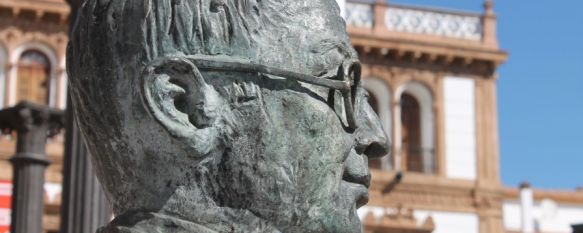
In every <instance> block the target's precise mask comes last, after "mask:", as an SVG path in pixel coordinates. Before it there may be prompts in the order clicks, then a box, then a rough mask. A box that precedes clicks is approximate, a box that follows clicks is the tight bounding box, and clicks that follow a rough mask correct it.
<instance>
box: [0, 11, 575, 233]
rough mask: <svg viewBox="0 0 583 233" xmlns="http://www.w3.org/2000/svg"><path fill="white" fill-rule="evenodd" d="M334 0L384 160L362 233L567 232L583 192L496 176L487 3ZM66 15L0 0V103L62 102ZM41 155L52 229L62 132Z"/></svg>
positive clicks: (0, 188)
mask: <svg viewBox="0 0 583 233" xmlns="http://www.w3.org/2000/svg"><path fill="white" fill-rule="evenodd" d="M338 2H339V5H340V6H341V9H342V13H343V16H344V17H345V19H346V21H347V25H348V32H349V34H350V36H351V39H352V43H353V45H354V46H355V48H356V49H357V51H358V52H359V54H360V59H361V61H362V62H363V77H364V78H365V80H364V85H365V87H366V89H368V90H369V92H370V103H371V105H372V106H373V107H374V108H375V110H376V111H377V113H378V114H379V116H380V118H381V120H382V123H383V125H384V127H385V130H386V132H387V134H388V135H390V136H391V138H392V139H393V148H392V149H393V154H392V156H390V157H385V158H383V159H381V160H379V161H371V164H370V166H371V168H372V174H373V182H372V188H371V195H370V202H369V205H368V206H366V207H363V208H362V209H361V210H360V211H359V215H360V216H361V218H362V219H363V221H364V223H365V228H366V232H371V233H372V232H375V233H381V232H419V233H424V232H436V233H457V232H459V233H478V232H480V233H501V232H523V231H522V230H523V229H524V230H525V232H549V233H550V232H565V233H567V232H570V226H569V225H570V224H573V223H576V221H577V220H579V221H580V222H581V221H583V192H575V191H544V190H533V189H532V188H528V187H527V186H524V187H522V188H521V189H515V188H506V187H503V186H502V184H501V182H500V169H499V154H498V131H497V111H496V109H497V107H496V101H497V100H496V81H497V79H498V77H497V75H496V70H497V68H498V66H499V65H500V64H502V63H503V62H504V61H506V59H507V54H506V52H504V51H503V50H501V49H500V47H499V45H498V38H497V35H496V22H497V21H496V15H495V13H494V10H493V3H492V2H491V1H486V2H485V3H484V11H483V12H481V13H468V12H458V11H451V10H441V9H435V8H420V7H409V6H401V5H396V4H393V3H392V2H389V3H387V2H384V1H376V2H375V1H364V0H358V1H357V0H338ZM69 12H70V9H69V6H68V5H67V4H66V3H65V2H64V0H0V107H1V108H3V107H9V106H13V105H15V104H16V103H18V102H19V101H21V100H29V101H32V102H35V103H41V104H46V105H48V106H51V107H54V108H59V109H64V108H65V107H66V98H65V97H66V86H67V77H66V73H65V72H64V68H65V48H66V43H67V31H68V23H69ZM503 78H512V77H503ZM14 148H15V141H14V137H11V136H3V137H2V138H1V139H0V233H4V232H7V231H8V230H7V229H8V228H7V225H8V224H9V223H10V221H9V216H10V215H9V213H10V209H9V203H10V202H9V200H10V196H11V194H10V190H11V188H10V185H11V182H10V181H11V179H12V170H11V165H10V163H9V162H8V159H9V158H10V157H11V156H12V155H13V154H14ZM47 154H48V156H49V158H50V160H51V161H52V164H51V165H50V166H49V169H48V170H47V174H46V179H47V180H46V185H45V191H46V195H45V196H46V198H45V203H46V206H47V208H46V214H45V219H44V228H45V229H46V232H57V231H58V227H59V205H60V195H61V183H62V180H63V179H62V160H63V159H62V155H63V136H62V135H60V136H57V137H54V138H52V139H51V140H50V142H49V143H48V144H47ZM529 213H530V214H529Z"/></svg>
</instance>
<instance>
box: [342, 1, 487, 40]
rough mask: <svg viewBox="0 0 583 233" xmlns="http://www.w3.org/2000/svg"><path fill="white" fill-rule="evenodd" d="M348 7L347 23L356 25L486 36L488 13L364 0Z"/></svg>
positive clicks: (465, 36) (471, 37) (455, 36)
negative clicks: (486, 17) (485, 20)
mask: <svg viewBox="0 0 583 233" xmlns="http://www.w3.org/2000/svg"><path fill="white" fill-rule="evenodd" d="M345 8H346V9H345V11H344V12H345V19H346V23H347V24H348V26H350V27H354V28H362V29H371V30H372V29H374V27H377V26H382V27H383V28H382V29H383V30H386V31H388V32H399V33H410V34H424V35H432V36H439V37H445V38H452V39H463V40H472V41H480V40H482V39H483V38H484V28H485V27H484V16H483V15H481V14H477V13H475V14H474V13H462V12H455V11H446V10H437V9H426V8H419V7H405V6H397V5H387V4H384V3H374V2H371V1H363V0H360V1H359V0H348V1H347V2H346V5H345ZM378 14H382V15H378ZM379 21H380V22H379Z"/></svg>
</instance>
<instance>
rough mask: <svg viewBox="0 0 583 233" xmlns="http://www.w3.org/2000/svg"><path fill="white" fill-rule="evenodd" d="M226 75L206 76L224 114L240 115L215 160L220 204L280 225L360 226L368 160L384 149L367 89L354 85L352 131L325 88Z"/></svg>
mask: <svg viewBox="0 0 583 233" xmlns="http://www.w3.org/2000/svg"><path fill="white" fill-rule="evenodd" d="M210 76H211V77H212V76H214V75H210ZM227 79H233V77H225V75H224V74H222V75H216V77H212V78H208V79H207V81H208V82H209V84H211V85H213V86H214V87H215V88H216V89H217V90H219V93H222V95H223V97H224V98H225V99H227V98H228V99H230V101H226V102H228V103H229V104H228V105H229V109H230V110H229V112H230V113H229V116H226V118H231V120H234V121H235V122H237V123H234V124H233V125H232V126H231V128H232V129H231V130H232V133H231V136H230V138H229V139H228V142H227V143H226V144H227V145H226V147H227V149H226V151H224V152H223V153H222V156H221V159H220V162H218V170H219V172H218V173H219V175H218V176H217V183H219V184H220V186H221V187H223V192H222V193H221V194H220V197H219V200H222V202H223V203H220V204H221V205H222V206H229V207H232V208H238V209H247V210H249V211H251V212H253V213H254V214H256V215H258V216H259V217H261V218H263V219H267V220H268V221H269V222H271V223H273V224H274V225H275V226H276V227H278V228H280V229H281V230H282V231H283V232H335V233H341V232H360V231H361V224H360V220H359V219H358V216H357V214H356V209H357V208H358V207H360V206H362V205H364V204H365V203H366V202H367V200H368V185H369V183H370V175H369V171H368V159H369V158H370V157H379V156H383V155H385V154H386V153H388V148H389V142H388V140H387V137H386V136H385V134H384V133H383V130H382V129H381V126H380V123H379V121H378V119H377V117H376V114H374V112H373V111H372V109H371V108H370V106H369V105H368V102H367V99H366V98H367V96H366V95H367V94H366V91H364V90H363V89H362V88H361V87H360V86H359V88H358V91H357V93H356V107H355V110H356V117H357V123H358V126H359V127H358V128H357V129H356V130H350V129H348V128H347V127H346V119H345V116H344V115H343V114H342V112H343V107H342V106H340V105H338V104H337V105H336V106H334V104H332V103H331V100H332V99H333V97H332V94H331V92H330V89H329V88H325V87H319V86H314V85H310V84H299V83H297V82H293V81H289V80H283V79H270V78H267V77H259V76H255V75H249V76H247V77H243V78H241V77H238V78H236V79H239V80H238V81H233V80H231V81H228V80H227ZM225 87H228V90H229V91H221V90H224V89H225ZM227 93H230V94H229V95H230V96H229V97H226V95H228V94H227ZM234 93H235V96H233V94H234ZM257 93H261V94H257ZM338 97H339V96H336V98H334V99H336V100H337V99H338ZM336 102H338V101H336ZM224 117H225V116H224Z"/></svg>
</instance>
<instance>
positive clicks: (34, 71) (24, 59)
mask: <svg viewBox="0 0 583 233" xmlns="http://www.w3.org/2000/svg"><path fill="white" fill-rule="evenodd" d="M50 74H51V64H50V62H49V59H48V58H47V57H46V56H45V55H44V54H43V53H41V52H39V51H36V50H29V51H26V52H24V53H22V55H21V56H20V59H19V60H18V70H17V79H16V102H20V101H24V100H27V101H30V102H33V103H37V104H44V105H48V104H49V88H50Z"/></svg>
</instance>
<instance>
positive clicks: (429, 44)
mask: <svg viewBox="0 0 583 233" xmlns="http://www.w3.org/2000/svg"><path fill="white" fill-rule="evenodd" d="M344 8H345V9H344V11H343V14H344V18H345V20H346V23H347V30H348V33H349V34H350V37H351V40H352V42H353V45H354V46H355V47H356V48H357V50H359V52H361V54H362V53H363V52H364V54H368V53H369V52H373V53H375V54H381V55H386V54H388V53H390V52H392V53H393V54H396V55H395V56H397V57H400V56H407V55H408V54H410V56H413V57H417V58H420V57H423V56H424V57H425V58H426V60H431V61H433V60H435V59H442V60H445V61H450V62H453V61H454V60H456V59H457V60H461V61H462V63H464V64H470V63H472V62H473V61H474V60H480V61H488V62H493V63H494V64H500V63H502V62H504V61H505V60H506V58H507V54H506V53H505V52H504V51H501V50H500V49H499V47H498V39H497V35H496V15H495V14H494V11H493V6H492V3H491V2H489V1H487V2H486V4H485V5H484V12H483V13H469V12H460V11H453V10H443V9H433V8H423V7H413V6H401V5H395V4H388V3H386V2H385V1H384V0H376V1H375V0H347V1H346V3H345V4H344Z"/></svg>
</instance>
